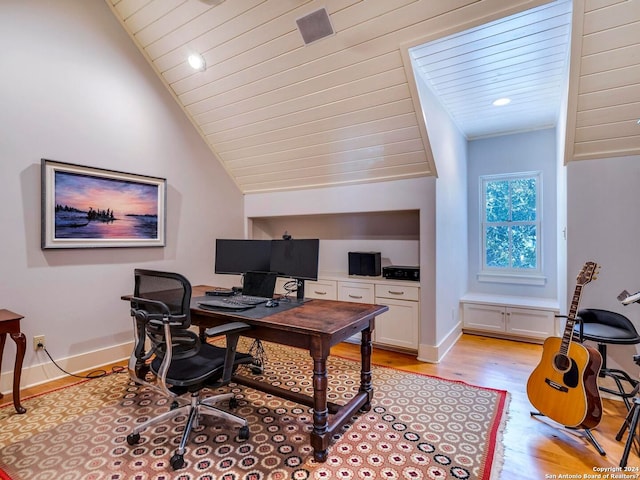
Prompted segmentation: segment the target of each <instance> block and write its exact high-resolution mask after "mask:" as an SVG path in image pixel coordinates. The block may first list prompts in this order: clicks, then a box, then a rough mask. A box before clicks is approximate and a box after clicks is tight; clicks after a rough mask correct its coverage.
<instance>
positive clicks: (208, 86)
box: [105, 0, 640, 193]
mask: <svg viewBox="0 0 640 480" xmlns="http://www.w3.org/2000/svg"><path fill="white" fill-rule="evenodd" d="M105 1H106V2H107V4H108V5H109V6H110V7H111V10H112V11H113V13H114V14H115V16H116V17H117V18H118V19H119V20H120V22H121V23H122V25H123V26H124V28H125V30H126V31H127V32H128V33H129V35H130V36H131V38H132V39H133V40H134V42H135V43H136V45H137V46H138V47H139V49H140V51H141V52H142V53H143V55H144V56H145V57H146V59H147V60H148V61H149V63H150V65H151V66H152V67H153V68H154V70H155V71H156V73H157V74H158V76H159V78H160V79H161V80H162V82H163V83H164V84H165V85H166V86H167V88H168V89H169V91H170V92H171V94H172V95H173V96H174V97H175V99H176V100H177V102H178V103H179V105H180V106H181V107H182V108H183V110H184V111H185V113H186V115H187V116H188V117H189V118H190V119H191V121H192V123H193V125H194V126H195V127H196V128H197V129H198V130H199V132H200V134H201V135H202V137H203V138H204V139H205V141H206V142H207V144H208V145H209V146H210V148H211V150H212V151H213V152H214V154H215V155H216V157H217V158H218V159H219V161H220V162H221V163H222V164H223V165H224V167H225V168H226V170H227V171H228V172H229V174H230V175H231V177H232V178H233V179H234V180H235V182H236V183H237V185H238V187H239V188H240V189H241V191H243V192H245V193H251V192H259V191H273V190H286V189H298V188H308V187H317V186H327V185H341V184H350V183H359V182H370V181H384V180H391V179H401V178H410V177H417V176H425V175H436V173H437V172H436V165H435V162H434V159H433V158H432V154H431V150H430V147H429V141H428V134H427V132H425V131H424V128H423V126H424V122H422V121H421V119H422V115H423V113H422V111H421V109H420V105H419V102H418V101H417V99H416V98H415V88H413V79H412V78H411V77H412V73H411V69H410V67H408V66H407V65H405V62H404V61H403V54H404V52H405V51H406V49H407V48H408V47H409V46H415V45H417V43H416V39H420V38H423V37H425V35H428V36H429V38H430V39H433V40H435V39H436V38H438V37H444V36H445V35H449V34H451V33H453V32H458V31H461V30H463V29H467V28H470V27H477V26H479V25H482V24H484V23H486V22H492V21H496V20H498V19H500V18H503V17H505V16H508V15H513V14H516V13H518V12H521V11H523V10H525V9H529V8H534V7H538V6H540V5H544V4H545V3H548V2H547V0H512V1H509V2H505V1H504V0H393V1H389V0H324V1H322V2H320V1H318V0H227V1H224V0H223V1H222V3H220V4H218V5H213V3H219V2H212V1H211V0H206V1H205V0H105ZM574 2H575V3H578V4H580V5H579V8H578V9H577V11H578V13H579V14H580V19H582V18H584V25H582V24H581V25H580V28H579V29H578V32H579V35H580V37H579V38H578V40H580V41H578V42H575V41H574V47H573V51H572V52H575V51H576V50H577V51H578V54H579V55H581V56H579V57H578V58H577V59H576V58H572V69H573V71H575V72H579V76H578V74H577V73H576V75H575V78H576V79H578V78H579V82H578V81H574V82H573V83H570V95H569V106H570V111H569V115H568V126H569V127H570V128H569V129H568V131H567V138H568V139H569V140H570V148H568V152H569V153H570V158H569V159H570V160H572V159H573V158H574V156H575V158H592V157H593V156H594V155H595V156H611V155H613V153H610V152H611V151H615V154H616V155H620V154H625V153H624V152H627V153H626V154H640V131H637V130H634V129H633V125H635V126H636V127H638V130H640V127H639V126H638V125H637V124H636V122H635V120H637V118H639V117H640V111H638V108H637V107H638V105H639V104H640V103H639V102H640V81H639V79H638V78H639V75H640V74H639V69H640V67H639V64H640V60H639V55H638V51H639V49H640V39H639V38H638V36H639V33H638V32H640V23H639V22H640V19H639V18H638V14H639V11H640V8H638V5H639V2H640V0H587V1H586V4H587V5H586V7H583V6H582V3H583V0H574ZM560 3H563V4H564V3H566V0H563V1H561V2H560ZM321 7H325V8H326V10H327V12H328V13H329V15H330V19H331V23H332V25H333V28H334V30H335V31H336V34H335V35H333V36H330V37H327V38H325V39H322V40H319V41H317V42H314V43H311V44H309V45H306V46H305V45H304V42H303V39H302V36H301V34H300V32H299V31H298V29H297V27H296V19H298V18H300V17H302V16H304V15H307V14H309V13H311V12H313V11H315V10H317V9H319V8H321ZM574 9H575V7H574ZM603 18H604V19H603ZM564 28H566V25H565V27H564ZM575 30H576V29H575V28H574V34H575ZM438 32H441V33H438ZM562 35H565V36H566V32H565V33H563V34H562ZM562 35H559V36H562ZM583 35H584V39H583ZM576 44H578V46H579V47H580V48H577V47H576ZM523 48H525V47H523ZM580 50H581V52H580ZM192 53H199V54H201V55H202V56H203V57H204V59H205V61H206V65H207V68H206V70H204V71H195V70H193V69H192V68H191V67H190V66H189V65H188V64H187V57H188V56H189V55H190V54H192ZM613 53H615V55H613ZM608 69H610V71H609V70H608ZM539 80H540V79H539ZM612 84H613V85H615V86H614V87H610V85H612ZM608 88H610V89H612V90H610V91H608V92H603V90H606V89H608ZM571 108H573V111H572V110H571ZM600 112H602V113H606V115H605V116H604V117H601V116H600V115H599V113H600ZM453 115H454V112H453V111H452V116H453ZM480 115H481V116H482V114H480ZM634 116H635V119H634V120H633V122H631V120H630V119H631V118H632V117H634ZM602 122H604V125H601V124H600V123H602ZM459 124H461V122H459ZM623 124H624V126H625V127H626V128H622V126H623ZM632 124H633V125H632ZM487 126H488V122H487ZM474 128H476V130H474V131H473V133H467V135H468V136H469V138H471V137H477V136H482V135H486V134H494V133H495V131H493V132H488V131H486V132H485V133H481V132H480V130H479V127H478V126H477V125H476V127H474ZM519 128H520V127H519ZM522 128H523V129H526V128H539V125H536V126H533V125H528V126H525V125H523V126H522ZM469 132H471V130H469ZM614 135H615V137H614ZM621 137H622V138H621ZM574 139H575V145H574ZM607 142H609V143H607ZM621 145H622V146H624V147H625V149H622V148H612V147H620V146H621ZM574 149H575V155H574ZM602 152H608V153H607V155H603V154H602Z"/></svg>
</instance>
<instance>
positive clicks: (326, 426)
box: [191, 285, 389, 462]
mask: <svg viewBox="0 0 640 480" xmlns="http://www.w3.org/2000/svg"><path fill="white" fill-rule="evenodd" d="M211 288H212V287H208V286H202V285H200V286H195V287H193V298H195V297H198V296H203V295H204V292H205V291H206V290H210V289H211ZM388 309H389V308H388V307H386V306H383V305H370V304H364V303H351V302H337V301H331V300H309V301H308V302H305V303H304V304H303V305H301V306H299V307H296V308H292V309H289V310H285V311H282V312H276V313H273V314H271V315H269V316H268V317H265V318H262V319H251V318H246V317H239V316H234V315H233V313H232V312H221V311H220V312H218V311H212V310H205V309H202V308H198V307H197V304H196V303H195V302H192V307H191V322H192V323H193V324H194V325H197V326H198V327H200V331H201V332H203V331H204V329H206V328H208V327H213V326H217V325H221V324H224V323H228V322H229V321H238V320H239V321H242V322H244V323H247V324H249V325H251V326H252V327H253V328H251V329H250V330H247V331H245V332H243V333H242V335H243V336H247V337H250V338H257V339H260V340H265V341H269V342H274V343H279V344H281V345H288V346H291V347H298V348H303V349H305V350H308V351H309V354H310V356H311V358H312V359H313V398H311V397H308V396H306V395H303V394H301V393H296V392H291V391H289V390H286V389H283V388H279V387H276V386H273V385H271V384H268V383H263V382H258V381H256V380H254V379H252V378H249V377H246V376H242V375H236V376H234V381H235V382H237V383H240V384H242V385H246V386H248V387H252V388H256V389H258V390H261V391H263V392H267V393H271V394H273V395H276V396H278V397H280V398H284V399H287V400H292V401H294V402H297V403H300V404H302V405H307V406H310V407H313V431H312V432H311V446H312V447H313V450H314V458H315V460H316V461H318V462H324V461H325V460H326V459H327V448H328V446H329V441H330V440H331V437H332V435H333V434H335V433H336V432H337V431H338V430H339V429H340V428H341V427H342V426H343V425H344V424H345V423H346V422H347V421H349V419H350V418H351V416H352V415H353V414H354V412H355V411H356V410H361V411H368V410H369V409H370V408H371V400H372V398H373V387H372V384H371V332H372V331H373V329H374V319H375V317H376V316H377V315H380V314H381V313H383V312H386V311H387V310H388ZM358 332H362V342H361V346H360V352H361V366H360V388H359V390H358V393H357V395H355V397H354V398H352V399H351V400H350V401H349V402H348V403H347V404H346V405H337V404H333V403H328V402H327V358H328V357H329V354H330V350H331V347H332V346H333V345H336V344H338V343H340V342H342V341H344V340H346V339H347V338H349V337H351V336H352V335H354V334H355V333H358Z"/></svg>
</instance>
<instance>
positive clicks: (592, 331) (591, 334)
mask: <svg viewBox="0 0 640 480" xmlns="http://www.w3.org/2000/svg"><path fill="white" fill-rule="evenodd" d="M576 320H577V324H576V326H575V328H574V332H575V333H576V334H577V335H578V338H579V340H580V341H581V342H582V341H584V340H591V341H593V342H596V343H597V344H598V351H599V352H600V355H602V368H601V369H600V377H610V378H612V379H613V380H614V382H615V383H616V386H617V388H618V389H617V390H613V389H610V388H606V387H602V386H601V387H599V388H600V390H601V391H603V392H607V393H610V394H612V395H616V396H619V397H622V399H623V400H624V403H625V405H626V406H627V409H628V410H629V409H631V403H630V402H629V398H632V397H634V396H635V395H636V394H637V393H638V389H639V387H638V380H635V379H633V378H631V377H630V376H629V374H628V373H627V372H625V371H624V370H620V369H617V368H608V367H607V345H608V344H611V345H635V344H637V343H640V335H638V332H637V331H636V329H635V327H634V326H633V323H631V321H630V320H629V319H628V318H627V317H625V316H624V315H621V314H619V313H616V312H611V311H609V310H599V309H597V308H586V309H584V310H580V311H579V312H578V315H577V317H576ZM623 382H624V383H625V384H627V385H628V386H627V388H626V389H625V386H624V384H623Z"/></svg>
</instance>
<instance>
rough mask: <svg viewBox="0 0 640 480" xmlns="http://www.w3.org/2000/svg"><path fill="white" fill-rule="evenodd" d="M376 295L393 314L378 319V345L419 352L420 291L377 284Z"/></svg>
mask: <svg viewBox="0 0 640 480" xmlns="http://www.w3.org/2000/svg"><path fill="white" fill-rule="evenodd" d="M375 293H376V298H375V303H377V304H382V305H387V306H388V307H389V311H387V312H385V313H383V314H382V315H380V316H378V317H377V318H376V328H375V333H374V341H375V343H377V344H381V345H390V346H394V347H401V348H406V349H409V350H417V349H418V333H419V328H418V327H419V322H420V301H419V300H420V288H419V287H414V286H408V285H400V284H393V283H376V284H375Z"/></svg>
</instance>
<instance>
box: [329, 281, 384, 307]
mask: <svg viewBox="0 0 640 480" xmlns="http://www.w3.org/2000/svg"><path fill="white" fill-rule="evenodd" d="M374 293H375V290H374V288H373V285H371V284H367V283H349V282H338V300H341V301H343V302H359V303H374V299H375V295H374Z"/></svg>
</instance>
